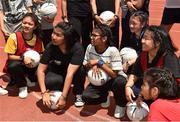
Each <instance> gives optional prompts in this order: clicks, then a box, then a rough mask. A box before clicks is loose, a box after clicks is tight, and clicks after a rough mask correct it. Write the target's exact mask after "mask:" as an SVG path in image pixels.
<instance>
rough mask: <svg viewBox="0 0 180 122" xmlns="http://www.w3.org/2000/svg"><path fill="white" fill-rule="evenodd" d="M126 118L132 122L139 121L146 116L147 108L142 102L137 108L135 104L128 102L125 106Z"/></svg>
mask: <svg viewBox="0 0 180 122" xmlns="http://www.w3.org/2000/svg"><path fill="white" fill-rule="evenodd" d="M126 112H127V116H128V118H129V119H130V120H132V121H140V120H142V119H143V118H145V117H146V116H147V115H148V112H149V107H148V105H147V104H146V103H145V102H143V103H142V105H141V107H138V106H137V104H136V102H133V103H131V102H128V104H127V110H126Z"/></svg>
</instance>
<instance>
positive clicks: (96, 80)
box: [87, 69, 109, 86]
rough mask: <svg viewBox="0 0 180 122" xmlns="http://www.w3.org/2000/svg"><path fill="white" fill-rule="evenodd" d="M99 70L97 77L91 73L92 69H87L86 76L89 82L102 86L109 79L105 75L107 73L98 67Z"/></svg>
mask: <svg viewBox="0 0 180 122" xmlns="http://www.w3.org/2000/svg"><path fill="white" fill-rule="evenodd" d="M100 72H101V74H100V75H99V77H98V76H95V75H94V74H93V70H92V69H90V70H89V71H88V73H87V76H88V80H89V82H90V83H91V84H93V85H95V86H102V85H103V84H105V83H106V82H107V81H108V80H109V76H108V75H107V73H106V72H105V71H104V70H102V69H100Z"/></svg>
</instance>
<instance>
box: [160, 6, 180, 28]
mask: <svg viewBox="0 0 180 122" xmlns="http://www.w3.org/2000/svg"><path fill="white" fill-rule="evenodd" d="M173 23H180V8H164V11H163V17H162V20H161V24H163V25H169V24H173Z"/></svg>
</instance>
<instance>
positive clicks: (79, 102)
mask: <svg viewBox="0 0 180 122" xmlns="http://www.w3.org/2000/svg"><path fill="white" fill-rule="evenodd" d="M74 105H75V106H76V107H81V106H83V105H84V101H83V100H82V95H76V101H75V102H74Z"/></svg>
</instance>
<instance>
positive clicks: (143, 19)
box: [131, 11, 148, 27]
mask: <svg viewBox="0 0 180 122" xmlns="http://www.w3.org/2000/svg"><path fill="white" fill-rule="evenodd" d="M131 17H138V18H139V20H140V22H141V23H144V26H145V27H146V26H147V25H148V15H147V13H145V12H143V11H136V12H134V13H133V14H132V15H131Z"/></svg>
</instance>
